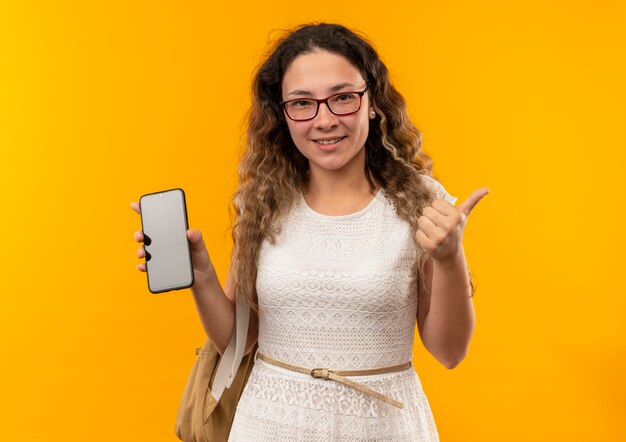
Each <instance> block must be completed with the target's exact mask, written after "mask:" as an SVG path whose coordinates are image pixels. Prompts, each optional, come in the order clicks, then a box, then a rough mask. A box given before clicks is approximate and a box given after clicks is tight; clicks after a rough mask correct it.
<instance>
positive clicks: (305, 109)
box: [131, 24, 489, 442]
mask: <svg viewBox="0 0 626 442" xmlns="http://www.w3.org/2000/svg"><path fill="white" fill-rule="evenodd" d="M252 98H253V102H252V108H251V111H250V114H249V115H248V133H247V146H246V150H245V152H244V154H243V158H242V159H241V164H240V183H239V189H238V191H237V193H236V194H235V197H234V206H235V211H236V224H235V226H234V235H233V236H234V241H235V243H234V252H233V259H232V262H231V268H230V271H229V275H228V277H227V281H226V284H225V287H224V289H222V286H221V285H220V283H219V281H218V279H217V276H216V273H215V270H214V268H213V265H212V264H211V261H210V259H209V255H208V253H207V250H206V247H205V245H204V242H203V240H202V236H201V233H200V232H199V231H198V230H189V231H188V232H187V235H188V238H189V241H190V243H191V245H192V249H193V251H192V258H193V265H194V272H195V284H194V286H193V288H192V291H193V294H194V299H195V301H196V305H197V308H198V312H199V315H200V318H201V321H202V323H203V326H204V328H205V330H206V332H207V334H208V336H209V337H210V338H211V340H212V341H213V342H214V343H215V345H216V346H217V347H218V349H220V351H223V350H224V349H225V348H226V346H227V344H228V342H229V340H230V336H231V333H232V330H233V324H234V300H235V296H244V297H245V299H246V300H247V301H248V302H249V303H250V305H251V306H252V309H253V310H252V311H251V320H250V331H249V335H248V342H247V347H246V350H247V352H250V350H251V349H252V347H253V346H254V344H255V343H256V342H258V351H257V355H256V363H255V365H254V368H253V371H252V373H251V375H250V378H249V380H248V383H247V384H246V387H245V390H244V392H243V394H242V396H241V399H240V401H239V404H238V407H237V412H236V415H235V420H234V422H233V426H232V429H231V433H230V439H229V440H230V441H235V442H236V441H245V442H250V441H255V442H262V441H272V442H275V441H330V440H337V441H339V440H341V441H344V440H345V441H347V440H350V441H374V440H385V441H434V440H438V434H437V429H436V426H435V422H434V419H433V416H432V413H431V410H430V408H429V404H428V400H427V399H426V397H425V395H424V392H423V390H422V387H421V384H420V380H419V378H418V376H417V374H416V372H415V369H414V368H413V367H412V365H411V357H412V348H413V339H414V328H415V323H416V322H417V325H418V330H419V334H420V337H421V340H422V342H423V344H424V346H425V347H426V348H427V350H428V351H429V352H430V353H431V354H432V355H433V356H434V357H435V358H436V359H437V360H438V361H440V362H441V363H442V364H443V365H444V366H445V367H447V368H453V367H455V366H456V365H457V364H458V363H459V362H460V361H461V360H462V359H463V358H464V356H465V354H466V351H467V348H468V346H469V342H470V338H471V335H472V332H473V328H474V309H473V305H472V299H471V297H472V295H473V286H472V284H471V276H470V274H469V271H468V266H467V263H466V260H465V256H464V252H463V245H462V233H463V231H464V229H465V226H466V222H467V217H468V215H469V213H470V211H471V210H472V208H473V207H474V206H475V205H476V204H477V203H478V201H479V200H480V199H481V198H482V197H483V196H484V195H486V194H487V193H488V192H489V190H488V189H484V188H483V189H478V190H476V191H474V192H473V193H472V194H471V195H470V196H469V198H468V199H467V200H466V201H464V202H463V203H462V204H460V205H459V206H458V207H455V206H454V204H455V202H456V198H455V197H452V196H451V195H450V194H448V192H447V191H446V190H445V188H444V187H443V186H442V185H441V184H440V183H439V182H438V181H436V180H435V179H434V178H432V177H431V173H430V171H431V163H432V162H431V160H430V158H429V157H428V156H426V155H425V154H424V153H423V152H421V151H420V142H421V137H420V133H419V131H418V130H417V129H416V128H415V127H414V126H413V124H412V123H411V122H410V120H409V118H408V115H407V111H406V106H405V102H404V99H403V98H402V96H401V95H400V94H399V93H398V92H397V91H396V89H395V88H394V87H393V86H392V85H391V83H390V82H389V78H388V72H387V69H386V67H385V65H384V64H383V63H382V61H381V60H380V58H379V57H378V55H377V53H376V52H375V50H374V49H373V48H372V46H371V45H370V44H368V43H367V42H366V40H365V39H364V38H363V37H359V36H357V35H356V34H355V33H354V32H352V31H350V30H348V29H346V28H345V27H343V26H340V25H332V24H314V25H305V26H301V27H299V28H297V29H296V30H294V31H292V32H290V33H288V34H286V35H285V36H284V37H282V38H281V39H280V40H279V41H278V42H277V43H276V45H275V46H274V47H273V49H272V50H271V51H270V52H269V53H268V55H267V57H266V58H265V60H264V62H263V63H262V64H261V65H260V67H259V69H258V71H257V72H256V75H255V78H254V84H253V94H252ZM131 206H132V207H133V209H134V210H135V211H137V212H138V211H139V207H138V205H137V203H131ZM135 239H136V240H137V241H138V242H141V241H142V240H143V236H142V234H141V231H138V232H136V233H135ZM144 256H145V252H144V249H143V247H142V246H140V248H139V250H138V257H140V258H143V257H144ZM138 269H139V270H141V271H145V264H140V265H138Z"/></svg>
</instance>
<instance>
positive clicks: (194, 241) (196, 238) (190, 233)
mask: <svg viewBox="0 0 626 442" xmlns="http://www.w3.org/2000/svg"><path fill="white" fill-rule="evenodd" d="M187 239H189V241H190V242H191V246H192V247H202V245H203V244H204V241H203V240H202V232H200V231H199V230H196V229H189V230H187Z"/></svg>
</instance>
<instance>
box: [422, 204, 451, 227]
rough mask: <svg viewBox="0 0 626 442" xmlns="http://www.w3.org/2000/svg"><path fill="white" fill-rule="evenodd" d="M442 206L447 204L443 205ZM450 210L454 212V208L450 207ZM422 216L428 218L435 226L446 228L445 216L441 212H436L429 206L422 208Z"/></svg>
mask: <svg viewBox="0 0 626 442" xmlns="http://www.w3.org/2000/svg"><path fill="white" fill-rule="evenodd" d="M433 204H434V203H433ZM444 204H448V203H444ZM438 206H439V205H438ZM450 209H452V210H455V209H454V207H450ZM422 215H423V216H425V217H426V218H428V219H429V220H430V221H431V222H432V223H433V224H435V225H436V226H439V227H445V226H446V216H445V215H444V214H443V213H442V212H440V211H439V210H437V209H436V208H435V207H430V206H427V207H424V208H423V209H422Z"/></svg>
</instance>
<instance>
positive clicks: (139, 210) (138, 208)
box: [130, 201, 141, 214]
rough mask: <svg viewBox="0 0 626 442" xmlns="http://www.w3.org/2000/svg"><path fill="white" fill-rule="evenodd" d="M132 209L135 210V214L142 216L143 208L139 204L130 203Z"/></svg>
mask: <svg viewBox="0 0 626 442" xmlns="http://www.w3.org/2000/svg"><path fill="white" fill-rule="evenodd" d="M130 207H131V209H133V210H134V211H135V212H137V213H139V214H141V208H140V207H139V203H137V202H135V201H133V202H132V203H130Z"/></svg>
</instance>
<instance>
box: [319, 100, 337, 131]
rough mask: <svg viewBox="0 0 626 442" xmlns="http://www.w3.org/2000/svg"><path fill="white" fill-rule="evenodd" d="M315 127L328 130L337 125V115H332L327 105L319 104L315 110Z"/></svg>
mask: <svg viewBox="0 0 626 442" xmlns="http://www.w3.org/2000/svg"><path fill="white" fill-rule="evenodd" d="M314 121H315V126H316V127H319V128H324V129H326V128H330V127H333V126H336V125H337V122H338V118H337V115H335V114H333V113H332V112H331V111H330V109H329V108H328V103H320V107H319V109H318V110H317V115H316V116H315V119H314Z"/></svg>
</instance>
